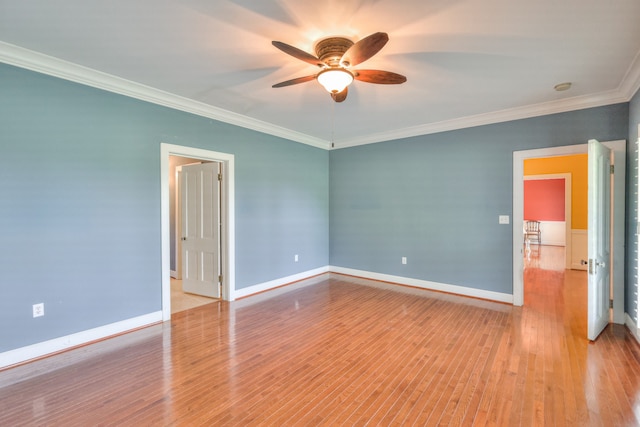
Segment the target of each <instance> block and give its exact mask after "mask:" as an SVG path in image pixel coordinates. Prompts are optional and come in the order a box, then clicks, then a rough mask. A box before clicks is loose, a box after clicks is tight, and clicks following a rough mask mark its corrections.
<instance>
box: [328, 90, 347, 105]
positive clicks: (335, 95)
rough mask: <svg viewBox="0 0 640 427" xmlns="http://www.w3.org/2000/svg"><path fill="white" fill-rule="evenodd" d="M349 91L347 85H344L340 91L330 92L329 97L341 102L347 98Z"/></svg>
mask: <svg viewBox="0 0 640 427" xmlns="http://www.w3.org/2000/svg"><path fill="white" fill-rule="evenodd" d="M348 93H349V87H345V88H344V90H343V91H342V92H338V93H332V94H331V98H333V100H334V101H336V102H342V101H344V100H345V99H347V94H348Z"/></svg>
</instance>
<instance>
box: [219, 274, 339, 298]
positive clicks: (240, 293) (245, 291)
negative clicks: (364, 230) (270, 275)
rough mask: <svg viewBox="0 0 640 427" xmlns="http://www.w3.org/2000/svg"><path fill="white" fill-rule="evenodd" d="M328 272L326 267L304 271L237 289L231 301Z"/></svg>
mask: <svg viewBox="0 0 640 427" xmlns="http://www.w3.org/2000/svg"><path fill="white" fill-rule="evenodd" d="M328 271H329V267H328V266H325V267H320V268H316V269H314V270H308V271H303V272H302V273H298V274H293V275H291V276H287V277H281V278H280V279H275V280H271V281H269V282H264V283H259V284H257V285H253V286H249V287H246V288H242V289H236V290H234V291H233V295H232V298H231V300H235V299H237V298H244V297H247V296H249V295H253V294H257V293H260V292H264V291H268V290H270V289H274V288H278V287H280V286H284V285H287V284H289V283H292V282H297V281H298V280H303V279H307V278H309V277H313V276H317V275H318V274H322V273H327V272H328Z"/></svg>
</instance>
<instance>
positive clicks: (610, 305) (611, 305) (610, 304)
mask: <svg viewBox="0 0 640 427" xmlns="http://www.w3.org/2000/svg"><path fill="white" fill-rule="evenodd" d="M609 308H613V300H612V299H610V300H609Z"/></svg>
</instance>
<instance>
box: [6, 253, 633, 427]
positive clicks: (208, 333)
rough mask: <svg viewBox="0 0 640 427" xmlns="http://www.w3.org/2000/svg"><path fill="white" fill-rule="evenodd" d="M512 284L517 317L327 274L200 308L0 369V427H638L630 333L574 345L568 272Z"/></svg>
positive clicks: (577, 338) (509, 311)
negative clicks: (518, 286) (521, 288)
mask: <svg viewBox="0 0 640 427" xmlns="http://www.w3.org/2000/svg"><path fill="white" fill-rule="evenodd" d="M540 249H542V251H544V247H543V248H540ZM525 275H526V280H525V286H526V291H525V294H526V300H525V307H523V308H518V307H512V306H509V305H506V304H499V303H493V302H489V301H482V300H476V299H470V298H464V297H458V296H454V295H447V294H442V293H434V292H429V291H424V290H420V289H413V288H407V287H401V286H397V285H390V284H385V283H380V282H374V281H369V280H364V279H357V278H352V277H348V276H341V275H336V274H326V275H323V276H319V277H317V278H314V279H310V280H309V281H305V282H300V283H298V284H294V285H291V286H289V287H285V288H281V289H278V290H274V291H270V292H266V293H263V294H260V295H256V296H253V297H249V298H246V299H243V300H240V301H236V302H232V303H228V302H224V301H216V302H214V303H211V304H208V305H204V306H201V307H198V308H194V309H190V310H187V311H183V312H181V313H178V314H176V315H175V316H174V317H173V319H172V321H171V322H166V323H165V324H162V325H157V326H153V327H150V328H145V329H143V330H140V331H136V332H133V333H130V334H126V335H122V336H120V337H116V338H113V339H110V340H105V341H103V342H100V343H97V344H93V345H90V346H85V347H82V348H79V349H76V350H73V351H69V352H66V353H63V354H59V355H56V356H53V357H50V358H46V359H43V360H40V361H37V362H34V363H30V364H26V365H23V366H19V367H16V368H13V369H9V370H5V371H2V372H0V425H2V426H21V425H50V426H57V425H64V426H73V425H82V426H86V425H118V426H121V425H131V426H140V425H154V426H162V425H185V426H187V425H188V426H192V425H198V426H199V425H206V426H213V425H216V426H235V425H238V426H248V425H260V426H271V425H273V426H315V425H331V426H334V425H349V426H351V425H383V426H388V425H420V426H423V425H455V426H457V425H479V426H480V425H498V426H517V425H525V426H528V425H576V426H590V425H594V426H600V425H602V426H626V425H629V426H631V425H638V424H639V423H640V347H639V346H638V345H637V343H636V342H635V340H634V338H633V337H632V336H631V335H630V333H629V332H628V331H627V330H626V328H625V327H623V326H618V325H615V326H613V325H610V326H609V327H608V328H607V329H606V330H605V332H604V333H603V335H602V336H601V337H600V338H599V339H598V340H597V341H596V342H594V343H589V342H588V341H587V339H586V338H585V336H586V314H585V313H586V311H585V310H586V289H585V287H586V283H585V280H586V276H585V273H584V272H577V271H570V270H568V271H565V270H553V269H549V270H547V269H541V268H536V267H535V266H533V267H532V266H531V265H529V266H528V267H527V269H526V270H525Z"/></svg>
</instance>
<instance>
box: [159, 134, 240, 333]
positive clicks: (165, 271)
mask: <svg viewBox="0 0 640 427" xmlns="http://www.w3.org/2000/svg"><path fill="white" fill-rule="evenodd" d="M169 156H181V157H189V158H193V159H199V160H208V161H214V162H218V163H220V164H221V169H222V188H221V203H222V209H221V212H220V218H221V220H222V232H221V240H222V251H221V255H222V276H223V280H222V299H224V300H226V301H233V300H234V293H235V165H234V162H235V159H234V155H233V154H227V153H220V152H216V151H210V150H204V149H201V148H193V147H185V146H181V145H173V144H166V143H161V144H160V204H161V210H160V223H161V250H162V273H161V274H162V320H163V321H166V320H169V319H171V277H170V274H171V273H170V269H171V267H170V263H171V251H170V245H171V242H170V237H169V236H170V234H169V210H170V207H169Z"/></svg>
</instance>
